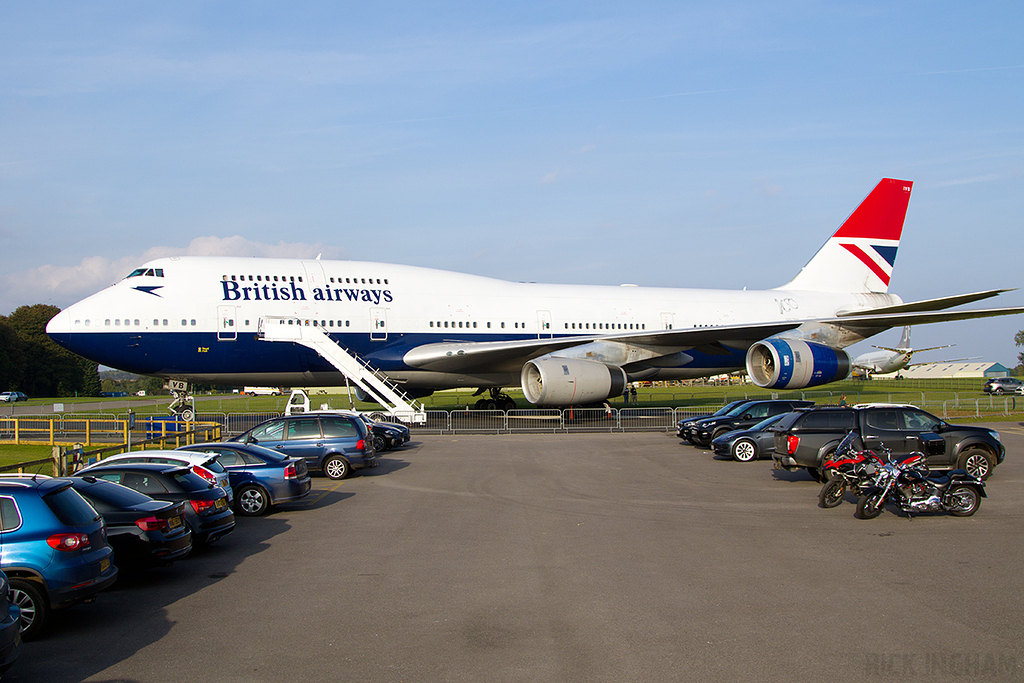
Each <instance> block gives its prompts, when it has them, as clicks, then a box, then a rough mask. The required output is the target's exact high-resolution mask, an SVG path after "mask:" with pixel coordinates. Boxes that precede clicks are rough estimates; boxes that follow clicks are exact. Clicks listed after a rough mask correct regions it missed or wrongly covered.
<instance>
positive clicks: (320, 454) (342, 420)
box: [231, 412, 377, 479]
mask: <svg viewBox="0 0 1024 683" xmlns="http://www.w3.org/2000/svg"><path fill="white" fill-rule="evenodd" d="M231 441H236V442H239V443H254V444H259V445H260V446H263V447H265V448H270V449H273V450H276V451H278V452H280V453H283V454H285V455H288V456H291V457H293V458H305V460H306V466H307V467H308V468H309V469H311V470H320V471H322V472H323V473H324V474H325V475H326V476H327V477H328V478H330V479H344V478H345V477H347V476H349V474H351V473H352V471H353V470H358V469H362V468H364V467H374V466H375V465H376V464H377V452H376V450H375V449H374V447H373V439H371V438H370V430H369V429H368V428H367V426H366V424H365V423H363V421H362V420H360V419H359V418H357V417H355V416H353V415H351V414H349V413H346V412H322V413H302V414H299V415H290V416H287V417H276V418H273V419H270V420H267V421H266V422H263V423H262V424H259V425H256V426H255V427H253V428H252V429H250V430H249V431H247V432H244V433H242V434H240V435H238V436H236V437H234V438H232V439H231Z"/></svg>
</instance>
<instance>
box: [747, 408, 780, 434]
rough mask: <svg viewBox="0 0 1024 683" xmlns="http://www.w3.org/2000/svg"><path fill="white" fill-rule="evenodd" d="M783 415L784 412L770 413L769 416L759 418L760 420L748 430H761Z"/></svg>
mask: <svg viewBox="0 0 1024 683" xmlns="http://www.w3.org/2000/svg"><path fill="white" fill-rule="evenodd" d="M784 415H786V413H779V414H778V415H772V416H771V417H768V418H765V419H763V420H761V421H760V422H758V423H757V424H756V425H754V426H753V427H751V428H750V431H752V432H760V431H763V430H765V429H768V428H769V427H771V426H772V425H773V424H775V423H776V422H778V421H779V420H781V419H782V418H783V416H784Z"/></svg>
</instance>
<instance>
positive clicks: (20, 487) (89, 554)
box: [0, 475, 117, 640]
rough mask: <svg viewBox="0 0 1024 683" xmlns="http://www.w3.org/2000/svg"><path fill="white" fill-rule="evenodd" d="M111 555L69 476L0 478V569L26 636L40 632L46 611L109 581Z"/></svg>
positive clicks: (86, 596)
mask: <svg viewBox="0 0 1024 683" xmlns="http://www.w3.org/2000/svg"><path fill="white" fill-rule="evenodd" d="M113 556H114V552H113V550H111V549H110V546H109V545H108V544H107V533H106V527H105V526H104V523H103V518H102V517H101V516H100V515H99V514H98V513H97V512H96V510H95V509H93V507H92V506H91V505H89V503H87V502H86V501H85V499H84V498H82V496H80V495H79V494H78V493H77V492H76V491H75V490H74V489H73V488H71V481H70V480H68V479H52V478H50V477H46V476H43V475H35V476H10V475H4V476H2V477H0V569H2V570H3V571H4V573H5V574H7V577H8V579H9V580H10V593H9V595H10V600H11V602H13V603H14V604H15V605H17V606H18V607H19V608H20V609H21V634H22V637H23V638H24V639H25V640H30V639H32V638H34V637H35V636H37V635H39V633H40V632H41V631H42V629H43V627H44V626H45V624H46V620H47V619H48V618H49V615H50V610H53V609H58V608H61V607H67V606H69V605H73V604H75V603H78V602H91V601H92V600H94V599H95V595H96V593H99V592H100V591H101V590H103V589H104V588H106V587H107V586H109V585H110V584H112V583H114V580H115V579H116V578H117V567H115V566H114V563H113V561H112V560H113Z"/></svg>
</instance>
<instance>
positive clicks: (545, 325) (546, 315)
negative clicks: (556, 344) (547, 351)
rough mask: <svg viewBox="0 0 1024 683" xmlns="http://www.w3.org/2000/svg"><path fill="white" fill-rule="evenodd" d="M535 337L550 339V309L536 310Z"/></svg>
mask: <svg viewBox="0 0 1024 683" xmlns="http://www.w3.org/2000/svg"><path fill="white" fill-rule="evenodd" d="M537 339H551V311H537Z"/></svg>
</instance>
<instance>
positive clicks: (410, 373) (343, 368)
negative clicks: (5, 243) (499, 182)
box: [46, 178, 1024, 408]
mask: <svg viewBox="0 0 1024 683" xmlns="http://www.w3.org/2000/svg"><path fill="white" fill-rule="evenodd" d="M911 187H912V183H911V182H910V181H906V180H895V179H891V178H886V179H884V180H882V181H881V182H880V183H879V184H878V185H877V186H876V187H875V188H874V190H872V192H871V193H870V194H869V195H868V196H867V198H866V199H864V201H863V202H862V203H861V204H860V206H858V207H857V209H856V210H855V211H854V212H853V214H851V215H850V217H849V218H848V219H847V220H846V222H844V223H843V224H842V225H841V226H840V227H839V229H838V230H837V231H836V232H835V234H833V235H832V237H831V238H830V239H829V240H828V241H827V242H826V243H825V244H824V246H822V247H821V249H819V250H818V252H817V253H816V254H815V255H814V257H813V258H812V259H811V260H810V261H809V262H808V263H807V265H806V266H804V268H803V269H802V270H801V271H800V272H799V273H798V274H797V276H796V277H795V278H793V279H792V280H790V281H789V282H788V283H786V284H784V285H782V286H781V287H778V288H776V289H769V290H765V291H746V290H743V291H732V290H709V289H668V288H653V287H637V286H621V287H615V286H593V285H551V284H533V283H513V282H506V281H502V280H495V279H491V278H487V277H480V276H475V275H464V274H460V273H453V272H448V271H441V270H432V269H429V268H419V267H413V266H403V265H392V264H387V263H370V262H359V261H321V260H319V259H317V260H308V261H304V260H292V259H268V258H229V257H172V258H163V259H157V260H155V261H150V262H149V263H146V264H144V265H142V266H140V267H139V268H137V269H136V270H134V271H133V272H132V273H130V274H129V275H128V276H127V277H126V278H125V279H124V280H121V281H120V282H118V283H117V284H114V285H111V286H110V287H108V288H107V289H105V290H103V291H101V292H99V293H97V294H94V295H93V296H90V297H89V298H87V299H84V300H83V301H80V302H78V303H76V304H74V305H73V306H71V307H69V308H68V309H66V310H64V311H62V312H61V313H59V314H58V315H57V316H55V317H54V318H53V319H52V320H51V321H50V322H49V324H48V325H47V328H46V331H47V333H48V334H49V335H50V336H51V337H52V338H53V339H54V340H55V341H56V342H57V343H59V344H60V345H62V346H64V347H65V348H67V349H69V350H71V351H73V352H75V353H77V354H80V355H82V356H85V357H86V358H89V359H91V360H94V361H96V362H98V363H101V364H103V365H107V366H110V367H114V368H119V369H122V370H126V371H129V372H133V373H138V374H143V375H156V376H159V377H165V378H168V379H169V380H175V381H176V382H174V383H173V384H174V385H176V386H179V387H180V386H183V385H184V383H186V382H194V383H208V384H221V385H237V386H244V385H260V386H337V385H339V384H344V383H345V378H346V377H348V378H350V379H353V380H354V381H356V384H357V385H358V386H360V387H363V388H364V389H365V387H366V385H365V383H364V382H360V381H358V377H357V376H356V375H359V374H360V371H361V369H362V370H365V371H366V372H370V371H374V372H375V375H376V376H377V377H378V378H381V375H384V376H385V377H384V378H382V379H386V380H387V381H388V383H389V384H392V385H397V386H399V387H401V388H402V389H403V390H404V391H405V392H406V394H407V395H408V396H413V397H417V396H419V397H422V396H425V395H428V394H429V393H431V392H432V391H434V390H438V389H447V388H452V387H475V388H478V389H479V392H478V393H482V392H483V391H486V390H490V391H491V396H492V399H497V401H498V403H497V405H496V406H495V404H494V403H491V404H490V405H489V406H488V407H499V408H503V407H511V406H507V405H502V403H504V400H505V399H504V398H503V396H502V395H501V393H500V391H501V389H502V388H503V387H513V386H521V387H522V388H523V392H524V394H525V396H526V398H527V399H528V400H529V401H530V402H531V403H533V404H535V405H538V406H568V405H583V404H589V403H596V402H600V401H602V400H604V399H605V398H608V397H611V396H616V395H619V394H621V393H622V390H623V386H624V385H625V384H626V383H627V382H630V381H635V380H672V379H685V378H694V377H703V376H710V375H717V374H720V373H725V372H732V371H735V370H739V369H742V368H744V367H745V368H746V370H747V372H748V373H749V375H750V377H751V379H752V380H753V381H754V383H756V384H757V385H758V386H761V387H767V388H771V389H798V388H802V387H810V386H816V385H821V384H826V383H828V382H833V381H836V380H841V379H844V378H846V377H847V376H848V375H849V374H850V371H851V368H852V361H851V358H850V356H849V355H848V354H847V353H846V351H844V350H843V349H844V348H845V347H847V346H849V345H851V344H853V343H856V342H858V341H860V340H862V339H865V338H868V337H871V336H872V335H875V334H878V333H879V332H883V331H885V330H887V329H890V328H892V327H897V326H904V325H922V324H925V323H935V322H943V321H949V320H966V319H971V318H983V317H990V316H998V315H1009V314H1016V313H1021V312H1024V307H1017V308H997V309H979V310H962V309H961V310H955V311H951V310H948V309H951V308H953V307H956V306H960V305H962V304H967V303H971V302H975V301H979V300H982V299H987V298H989V297H993V296H996V295H998V294H1000V293H1002V292H1005V291H1009V290H1005V289H999V290H989V291H984V292H977V293H973V294H963V295H958V296H949V297H943V298H937V299H930V300H926V301H916V302H912V303H903V301H902V300H901V299H900V298H899V297H898V296H896V295H894V294H889V293H888V288H889V280H890V277H891V276H892V270H893V264H894V263H895V261H896V251H897V249H898V247H899V243H900V235H901V233H902V231H903V221H904V218H905V216H906V211H907V205H908V203H909V201H910V191H911ZM357 359H359V361H357ZM349 361H352V362H351V363H350V362H349ZM370 393H371V394H373V392H370Z"/></svg>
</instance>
